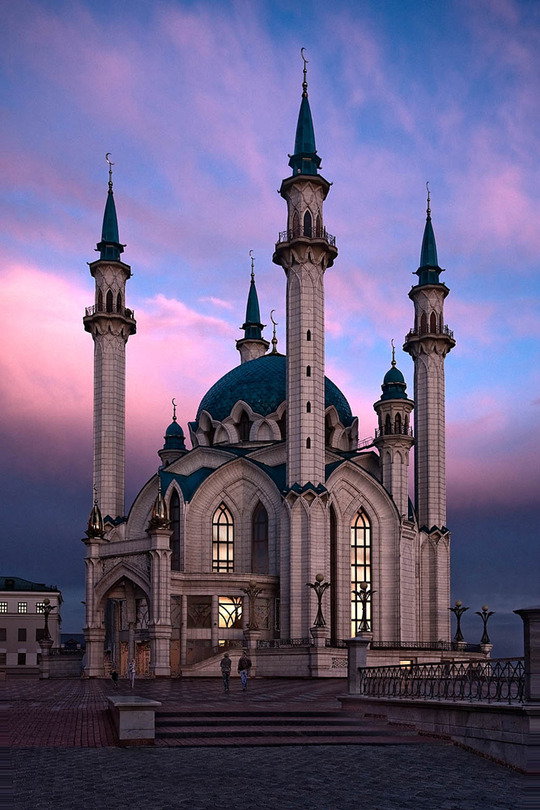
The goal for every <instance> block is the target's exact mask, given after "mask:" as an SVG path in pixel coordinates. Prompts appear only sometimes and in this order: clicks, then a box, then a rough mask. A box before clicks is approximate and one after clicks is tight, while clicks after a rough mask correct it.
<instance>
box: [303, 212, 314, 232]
mask: <svg viewBox="0 0 540 810" xmlns="http://www.w3.org/2000/svg"><path fill="white" fill-rule="evenodd" d="M312 235H313V233H312V224H311V212H310V211H309V210H308V211H306V213H305V214H304V236H312Z"/></svg>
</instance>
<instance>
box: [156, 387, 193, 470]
mask: <svg viewBox="0 0 540 810" xmlns="http://www.w3.org/2000/svg"><path fill="white" fill-rule="evenodd" d="M172 406H173V418H172V422H171V424H170V425H169V427H168V428H167V430H166V431H165V436H164V437H163V438H164V439H165V444H164V445H163V447H162V448H161V450H158V455H159V457H160V459H161V461H162V462H163V466H164V467H168V466H169V464H172V462H173V461H176V459H178V458H180V457H181V456H183V455H185V454H186V453H187V452H188V451H187V450H186V444H185V439H184V431H183V430H182V428H181V426H180V425H179V424H178V422H177V420H176V402H175V401H174V398H173V400H172Z"/></svg>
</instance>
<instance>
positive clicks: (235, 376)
mask: <svg viewBox="0 0 540 810" xmlns="http://www.w3.org/2000/svg"><path fill="white" fill-rule="evenodd" d="M286 373H287V359H286V357H285V356H284V355H283V354H265V355H263V356H262V357H258V358H257V359H256V360H249V361H248V362H247V363H242V364H241V365H240V366H236V368H233V369H232V370H231V371H229V372H228V373H227V374H225V375H224V376H223V377H222V378H221V379H220V380H218V381H217V383H215V384H214V385H213V386H212V388H210V390H209V391H208V392H207V393H206V394H205V395H204V397H203V398H202V400H201V404H200V405H199V409H198V411H197V417H196V421H197V422H198V421H199V418H200V415H201V413H202V412H203V411H207V412H208V413H209V414H210V415H211V416H212V418H213V419H216V420H218V421H219V422H221V421H223V419H225V418H226V417H227V416H229V414H230V413H231V411H232V409H233V407H234V405H235V404H236V403H237V402H238V401H239V400H243V401H244V402H245V403H246V404H247V405H249V406H250V407H251V408H252V409H253V411H255V413H260V414H261V416H268V414H270V413H274V411H276V410H277V409H278V407H279V406H280V405H281V403H282V402H285V400H286V398H287V395H286ZM324 400H325V402H324V404H325V408H329V407H330V406H331V405H334V407H335V408H336V410H337V413H338V416H339V419H340V421H341V424H342V425H344V427H349V426H350V425H351V424H352V421H353V415H352V411H351V407H350V405H349V403H348V402H347V400H346V399H345V397H344V396H343V394H342V393H341V391H340V390H339V388H338V387H337V385H334V383H333V382H332V381H331V380H329V379H328V377H325V378H324Z"/></svg>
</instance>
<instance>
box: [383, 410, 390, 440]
mask: <svg viewBox="0 0 540 810" xmlns="http://www.w3.org/2000/svg"><path fill="white" fill-rule="evenodd" d="M384 432H385V434H386V435H388V436H389V435H390V433H392V420H391V419H390V414H389V413H387V414H386V419H385V420H384Z"/></svg>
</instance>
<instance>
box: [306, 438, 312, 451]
mask: <svg viewBox="0 0 540 810" xmlns="http://www.w3.org/2000/svg"><path fill="white" fill-rule="evenodd" d="M306 450H311V439H310V438H309V436H308V437H307V439H306Z"/></svg>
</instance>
